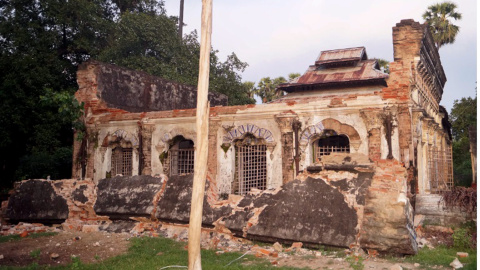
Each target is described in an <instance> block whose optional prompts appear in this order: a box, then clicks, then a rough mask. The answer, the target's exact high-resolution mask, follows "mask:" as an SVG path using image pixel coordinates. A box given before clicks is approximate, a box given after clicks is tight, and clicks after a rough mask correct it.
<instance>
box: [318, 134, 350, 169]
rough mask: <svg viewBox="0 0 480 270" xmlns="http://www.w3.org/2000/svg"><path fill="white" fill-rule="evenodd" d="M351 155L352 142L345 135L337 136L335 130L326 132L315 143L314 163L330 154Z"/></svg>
mask: <svg viewBox="0 0 480 270" xmlns="http://www.w3.org/2000/svg"><path fill="white" fill-rule="evenodd" d="M332 152H336V153H350V141H349V140H348V137H347V136H345V135H337V133H336V132H335V131H333V130H328V129H327V130H324V132H323V134H322V136H321V137H320V138H319V139H318V140H316V141H314V142H313V153H314V154H313V159H314V160H313V162H317V161H320V160H321V158H322V156H326V155H330V153H332Z"/></svg>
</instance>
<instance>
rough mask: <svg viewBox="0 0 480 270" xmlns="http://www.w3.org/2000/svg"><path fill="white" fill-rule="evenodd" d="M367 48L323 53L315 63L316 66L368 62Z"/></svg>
mask: <svg viewBox="0 0 480 270" xmlns="http://www.w3.org/2000/svg"><path fill="white" fill-rule="evenodd" d="M366 59H367V55H366V51H365V47H356V48H347V49H339V50H330V51H322V52H321V53H320V56H319V57H318V58H317V60H316V61H315V64H316V65H321V64H325V63H332V62H344V61H360V60H366Z"/></svg>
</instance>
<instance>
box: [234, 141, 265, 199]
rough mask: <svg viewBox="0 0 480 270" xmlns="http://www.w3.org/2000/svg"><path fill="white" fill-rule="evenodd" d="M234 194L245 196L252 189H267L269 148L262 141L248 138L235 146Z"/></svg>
mask: <svg viewBox="0 0 480 270" xmlns="http://www.w3.org/2000/svg"><path fill="white" fill-rule="evenodd" d="M235 163H236V164H235V165H236V166H235V180H234V186H233V188H232V191H233V193H235V194H240V195H244V194H247V193H248V192H249V191H250V190H251V189H252V188H256V189H260V190H265V189H266V188H267V146H266V145H265V144H264V142H263V140H262V139H257V138H255V137H253V136H248V135H247V137H246V138H244V139H243V140H241V141H237V142H236V144H235Z"/></svg>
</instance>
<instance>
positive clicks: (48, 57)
mask: <svg viewBox="0 0 480 270" xmlns="http://www.w3.org/2000/svg"><path fill="white" fill-rule="evenodd" d="M199 47H200V46H199V43H198V37H197V36H196V33H195V32H193V33H191V34H189V35H185V36H184V38H183V39H182V40H180V39H178V29H177V27H176V19H175V18H169V17H167V16H166V14H165V10H164V8H163V2H162V1H154V0H135V1H133V0H112V1H109V0H95V1H90V0H68V1H67V0H42V1H35V0H8V1H2V0H0V99H1V100H2V106H0V178H1V179H0V186H2V187H5V186H9V185H10V184H11V182H12V181H14V180H19V179H22V178H35V177H42V178H44V177H46V176H47V175H50V176H51V178H52V179H55V178H68V177H70V171H71V162H72V158H71V151H72V143H73V132H72V131H73V130H72V125H74V123H75V122H74V123H72V115H75V114H77V113H81V112H80V111H79V105H78V103H77V104H75V103H74V101H75V100H74V99H73V94H74V92H75V91H76V89H77V87H78V86H77V84H76V70H77V66H78V64H80V63H81V62H83V61H85V60H88V59H90V58H95V59H98V60H101V61H106V62H109V63H115V64H118V65H123V66H126V67H130V68H134V69H137V70H143V71H146V72H148V73H150V74H153V75H157V76H161V77H164V78H166V79H170V80H175V81H179V82H182V83H188V84H191V85H196V84H197V77H198V57H199ZM213 52H214V53H213V54H212V62H211V64H212V69H211V76H212V77H211V78H212V80H211V89H212V90H213V91H218V92H222V93H225V94H227V95H228V96H229V103H230V104H245V103H253V102H254V100H253V99H251V98H249V96H248V89H247V88H246V87H244V85H243V84H242V83H241V76H240V73H241V72H243V70H244V69H245V68H246V66H247V64H246V63H244V62H241V61H240V60H239V59H238V58H237V57H236V56H235V54H233V53H232V55H230V56H229V57H228V58H227V60H226V61H224V62H222V61H219V59H218V57H217V56H216V51H213ZM74 128H76V127H75V126H74Z"/></svg>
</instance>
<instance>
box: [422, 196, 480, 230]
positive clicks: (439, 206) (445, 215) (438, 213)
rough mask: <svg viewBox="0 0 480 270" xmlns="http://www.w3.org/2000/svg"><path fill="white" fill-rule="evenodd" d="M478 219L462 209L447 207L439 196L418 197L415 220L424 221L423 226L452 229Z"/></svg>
mask: <svg viewBox="0 0 480 270" xmlns="http://www.w3.org/2000/svg"><path fill="white" fill-rule="evenodd" d="M476 217H477V216H476V213H474V215H473V216H472V215H469V214H468V213H466V212H465V211H462V210H460V209H450V208H448V207H446V206H445V202H443V201H442V196H441V195H439V194H417V195H416V201H415V219H416V220H417V219H418V220H423V221H422V223H423V224H430V225H441V226H445V227H451V226H458V225H460V224H462V223H465V222H467V221H469V220H473V219H476Z"/></svg>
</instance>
